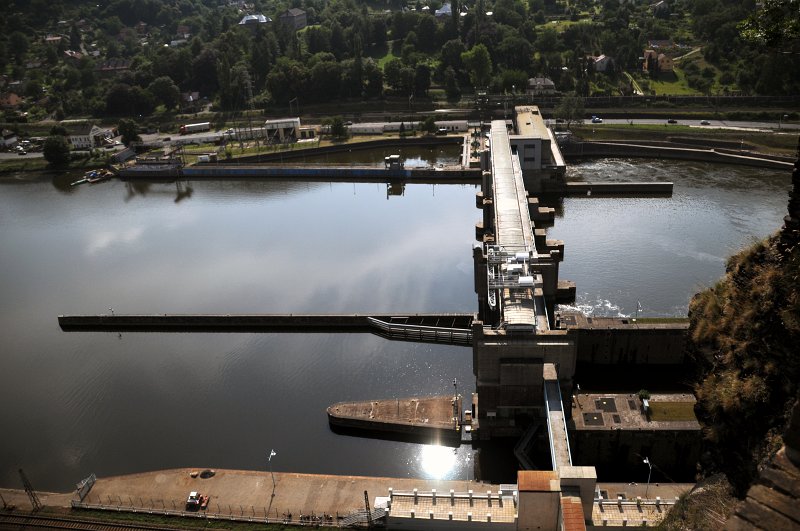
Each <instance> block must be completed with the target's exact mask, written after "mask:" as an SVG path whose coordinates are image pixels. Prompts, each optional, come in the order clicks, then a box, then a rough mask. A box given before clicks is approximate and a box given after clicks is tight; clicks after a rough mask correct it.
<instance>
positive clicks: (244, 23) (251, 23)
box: [239, 13, 272, 31]
mask: <svg viewBox="0 0 800 531" xmlns="http://www.w3.org/2000/svg"><path fill="white" fill-rule="evenodd" d="M271 23H272V19H271V18H269V17H267V16H265V15H262V14H261V13H256V14H255V15H245V16H244V17H242V20H240V21H239V27H244V28H248V29H250V30H251V31H255V29H256V28H257V27H259V26H264V27H266V26H268V25H269V24H271Z"/></svg>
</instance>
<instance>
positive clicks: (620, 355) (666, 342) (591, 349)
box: [569, 324, 688, 365]
mask: <svg viewBox="0 0 800 531" xmlns="http://www.w3.org/2000/svg"><path fill="white" fill-rule="evenodd" d="M687 326H688V325H684V324H675V325H674V326H673V327H661V328H645V327H641V328H640V327H636V326H631V327H614V328H608V329H602V328H592V329H577V330H576V329H571V330H570V331H569V335H570V336H573V337H574V338H575V342H576V344H577V360H578V363H591V364H598V365H619V364H650V365H659V364H672V365H677V364H681V363H683V362H684V360H685V356H686V352H685V347H686V335H687Z"/></svg>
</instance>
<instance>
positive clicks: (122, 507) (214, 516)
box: [71, 500, 345, 527]
mask: <svg viewBox="0 0 800 531" xmlns="http://www.w3.org/2000/svg"><path fill="white" fill-rule="evenodd" d="M145 501H146V500H145ZM157 501H161V502H162V507H160V508H158V507H155V506H151V507H140V506H136V505H135V504H130V505H126V504H124V503H120V504H105V503H88V502H82V501H78V500H72V502H71V506H72V508H73V509H87V510H95V511H114V512H120V513H138V514H153V515H159V516H174V517H178V518H195V519H197V520H206V521H215V520H221V521H230V522H248V523H264V524H283V525H296V526H301V527H319V526H327V527H345V525H344V524H343V522H344V520H345V518H340V517H339V516H338V515H336V516H334V515H314V514H313V513H312V514H309V515H306V514H300V515H292V514H288V515H287V514H283V515H277V514H276V516H268V515H266V514H264V515H263V516H262V515H259V514H256V510H255V508H254V507H252V506H250V507H249V509H250V514H247V508H245V507H242V506H239V514H235V512H234V510H235V509H236V508H235V507H231V506H228V508H229V512H227V513H225V512H220V511H219V510H218V511H217V512H210V511H203V510H198V511H189V510H185V509H184V510H180V509H167V508H166V505H165V504H164V503H163V500H157ZM142 505H144V504H142ZM151 505H154V504H151ZM172 505H173V506H175V503H174V502H173V503H172ZM218 509H219V506H218ZM265 512H266V509H265Z"/></svg>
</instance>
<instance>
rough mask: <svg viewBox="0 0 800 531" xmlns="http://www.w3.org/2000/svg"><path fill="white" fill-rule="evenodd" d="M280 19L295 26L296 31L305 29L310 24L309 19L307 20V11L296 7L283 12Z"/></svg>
mask: <svg viewBox="0 0 800 531" xmlns="http://www.w3.org/2000/svg"><path fill="white" fill-rule="evenodd" d="M278 19H279V20H280V21H281V23H283V24H288V25H289V26H291V27H293V28H294V30H295V31H297V30H300V29H303V28H305V27H306V26H307V25H308V21H307V20H306V12H305V11H303V10H302V9H298V8H296V7H293V8H292V9H287V10H286V11H285V12H283V13H281V15H280V16H279V17H278Z"/></svg>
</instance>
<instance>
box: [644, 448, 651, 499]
mask: <svg viewBox="0 0 800 531" xmlns="http://www.w3.org/2000/svg"><path fill="white" fill-rule="evenodd" d="M642 462H643V463H644V464H646V465H647V466H648V468H649V469H650V470H649V471H648V472H647V488H645V489H644V499H647V493H648V492H650V475H651V474H652V473H653V465H652V464H651V463H650V458H649V457H645V458H644V460H643V461H642Z"/></svg>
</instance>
